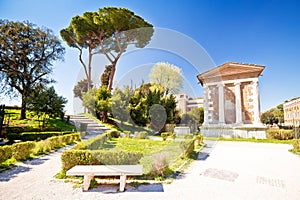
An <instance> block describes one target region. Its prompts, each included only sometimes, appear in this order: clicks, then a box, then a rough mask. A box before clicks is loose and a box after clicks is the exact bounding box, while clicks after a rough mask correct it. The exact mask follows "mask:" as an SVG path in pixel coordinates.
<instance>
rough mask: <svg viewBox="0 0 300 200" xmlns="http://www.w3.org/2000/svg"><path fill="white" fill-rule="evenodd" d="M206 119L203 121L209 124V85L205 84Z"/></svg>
mask: <svg viewBox="0 0 300 200" xmlns="http://www.w3.org/2000/svg"><path fill="white" fill-rule="evenodd" d="M203 87H204V104H203V106H204V121H203V125H204V124H208V123H209V122H208V109H209V104H208V95H209V94H208V86H207V85H204V86H203Z"/></svg>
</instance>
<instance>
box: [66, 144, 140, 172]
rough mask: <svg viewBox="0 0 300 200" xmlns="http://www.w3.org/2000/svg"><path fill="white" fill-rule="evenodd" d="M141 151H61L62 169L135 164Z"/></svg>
mask: <svg viewBox="0 0 300 200" xmlns="http://www.w3.org/2000/svg"><path fill="white" fill-rule="evenodd" d="M142 156H143V154H142V153H137V152H128V151H121V150H113V151H107V150H95V151H90V150H76V149H71V150H67V151H65V152H63V153H62V156H61V160H62V169H63V170H65V171H66V170H69V169H71V168H72V167H74V166H76V165H135V164H138V162H139V160H140V159H141V158H142Z"/></svg>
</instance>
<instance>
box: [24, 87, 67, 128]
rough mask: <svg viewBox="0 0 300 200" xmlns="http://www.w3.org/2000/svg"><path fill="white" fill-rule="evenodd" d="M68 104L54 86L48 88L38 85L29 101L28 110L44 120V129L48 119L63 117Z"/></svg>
mask: <svg viewBox="0 0 300 200" xmlns="http://www.w3.org/2000/svg"><path fill="white" fill-rule="evenodd" d="M66 103H67V99H66V98H64V97H62V96H58V94H57V93H56V91H55V89H54V87H53V86H52V87H50V88H46V87H44V86H42V85H38V86H36V87H35V88H34V90H33V91H32V92H31V94H30V96H29V97H28V99H27V107H28V109H29V110H30V111H33V112H34V113H35V114H36V115H37V116H38V118H39V119H41V120H42V122H43V124H42V127H44V126H45V122H46V120H47V118H48V117H53V118H55V117H61V116H63V113H64V108H65V104H66Z"/></svg>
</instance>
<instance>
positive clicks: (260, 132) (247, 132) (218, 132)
mask: <svg viewBox="0 0 300 200" xmlns="http://www.w3.org/2000/svg"><path fill="white" fill-rule="evenodd" d="M200 129H201V133H202V134H203V135H204V136H205V137H224V138H256V139H265V138H266V128H265V127H228V126H203V127H201V128H200Z"/></svg>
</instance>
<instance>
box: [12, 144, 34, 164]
mask: <svg viewBox="0 0 300 200" xmlns="http://www.w3.org/2000/svg"><path fill="white" fill-rule="evenodd" d="M34 147H35V142H30V141H28V142H20V143H16V144H13V145H12V152H13V157H14V158H15V159H16V160H25V159H27V158H29V157H30V154H31V153H33V149H34Z"/></svg>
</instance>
